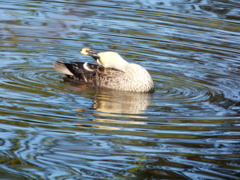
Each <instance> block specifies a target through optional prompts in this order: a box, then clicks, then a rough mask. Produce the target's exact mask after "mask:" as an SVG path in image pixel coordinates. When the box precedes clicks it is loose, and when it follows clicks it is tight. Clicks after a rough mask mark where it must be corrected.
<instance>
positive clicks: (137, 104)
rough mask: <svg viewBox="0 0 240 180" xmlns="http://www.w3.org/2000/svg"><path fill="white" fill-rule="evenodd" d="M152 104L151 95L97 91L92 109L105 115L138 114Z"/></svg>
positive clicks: (107, 90)
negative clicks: (105, 113)
mask: <svg viewBox="0 0 240 180" xmlns="http://www.w3.org/2000/svg"><path fill="white" fill-rule="evenodd" d="M151 102H152V94H151V93H136V92H125V91H116V90H111V89H98V91H97V93H96V96H95V100H94V104H93V109H95V110H97V111H100V112H107V113H121V114H140V113H143V112H145V110H146V109H147V107H148V106H149V105H150V104H151Z"/></svg>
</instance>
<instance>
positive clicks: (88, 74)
mask: <svg viewBox="0 0 240 180" xmlns="http://www.w3.org/2000/svg"><path fill="white" fill-rule="evenodd" d="M81 53H82V54H83V55H89V56H92V57H93V58H94V59H95V60H96V61H97V64H98V65H94V64H89V63H87V62H85V63H83V62H72V63H65V62H62V61H56V62H54V68H55V70H56V71H57V72H59V73H63V74H66V75H67V77H69V78H71V79H74V80H78V81H82V82H84V83H86V84H90V85H93V86H98V87H106V88H110V89H116V90H121V91H132V92H150V91H153V88H154V84H153V80H152V78H151V76H150V74H149V73H148V71H147V70H146V69H145V68H143V67H142V66H140V65H138V64H135V63H128V62H127V61H126V60H124V59H123V58H122V57H121V56H120V55H119V54H118V53H116V52H111V51H107V52H100V53H98V52H96V51H94V50H92V49H89V48H83V49H82V50H81Z"/></svg>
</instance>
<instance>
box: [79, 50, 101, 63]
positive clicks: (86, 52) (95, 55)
mask: <svg viewBox="0 0 240 180" xmlns="http://www.w3.org/2000/svg"><path fill="white" fill-rule="evenodd" d="M80 53H81V54H83V55H89V56H92V57H93V58H94V59H95V60H96V61H97V59H99V58H100V57H99V56H98V53H97V51H94V50H92V49H90V48H82V49H81V51H80Z"/></svg>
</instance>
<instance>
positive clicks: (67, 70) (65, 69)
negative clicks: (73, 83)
mask: <svg viewBox="0 0 240 180" xmlns="http://www.w3.org/2000/svg"><path fill="white" fill-rule="evenodd" d="M53 66H54V69H55V70H56V71H57V72H59V73H62V74H66V75H69V76H73V75H74V74H73V73H74V72H71V69H72V68H71V64H67V63H64V62H62V61H56V62H54V63H53Z"/></svg>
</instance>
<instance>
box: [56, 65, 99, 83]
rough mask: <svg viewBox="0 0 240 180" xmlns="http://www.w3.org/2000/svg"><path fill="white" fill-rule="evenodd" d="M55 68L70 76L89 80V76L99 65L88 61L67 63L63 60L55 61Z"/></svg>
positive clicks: (85, 80)
mask: <svg viewBox="0 0 240 180" xmlns="http://www.w3.org/2000/svg"><path fill="white" fill-rule="evenodd" d="M54 68H55V70H56V71H57V72H59V73H62V74H66V75H67V77H69V78H72V79H74V80H79V81H83V82H89V80H90V79H89V78H91V77H92V76H93V74H95V72H96V71H97V69H98V68H99V66H97V65H94V64H88V63H86V62H85V63H82V62H72V63H65V62H62V61H56V62H54Z"/></svg>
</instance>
